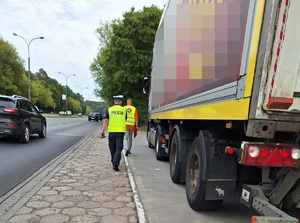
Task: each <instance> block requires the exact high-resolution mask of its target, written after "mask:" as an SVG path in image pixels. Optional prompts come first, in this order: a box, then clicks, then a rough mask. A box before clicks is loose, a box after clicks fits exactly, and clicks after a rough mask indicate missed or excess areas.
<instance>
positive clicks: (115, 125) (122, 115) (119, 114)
mask: <svg viewBox="0 0 300 223" xmlns="http://www.w3.org/2000/svg"><path fill="white" fill-rule="evenodd" d="M113 98H114V104H115V105H114V106H112V107H109V108H108V109H107V112H106V114H105V117H104V121H103V125H102V130H101V133H100V136H101V137H103V136H105V133H104V132H105V128H106V126H107V125H108V129H107V131H108V133H109V136H108V142H109V150H110V155H111V162H112V164H113V169H114V170H115V171H119V164H120V160H121V151H122V149H123V138H124V134H125V132H126V117H127V116H126V110H125V108H123V107H122V106H121V105H122V99H123V95H116V96H113Z"/></svg>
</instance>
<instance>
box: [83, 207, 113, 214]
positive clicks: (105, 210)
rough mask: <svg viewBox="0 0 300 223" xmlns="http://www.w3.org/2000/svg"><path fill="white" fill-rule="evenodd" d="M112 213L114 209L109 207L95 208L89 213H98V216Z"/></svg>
mask: <svg viewBox="0 0 300 223" xmlns="http://www.w3.org/2000/svg"><path fill="white" fill-rule="evenodd" d="M111 213H112V210H111V209H108V208H94V209H89V210H88V214H91V215H98V216H106V215H110V214H111Z"/></svg>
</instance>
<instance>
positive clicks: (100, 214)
mask: <svg viewBox="0 0 300 223" xmlns="http://www.w3.org/2000/svg"><path fill="white" fill-rule="evenodd" d="M99 136H100V132H99V131H96V132H95V133H94V134H93V135H92V136H91V137H90V138H89V140H88V141H87V143H86V144H85V145H84V146H83V148H81V149H80V150H79V151H78V152H77V153H76V154H75V155H74V156H73V157H72V158H71V159H70V160H69V161H68V162H67V163H66V165H64V166H63V167H62V168H61V169H60V170H59V171H58V172H57V173H56V174H55V175H54V177H52V178H51V179H50V180H49V181H48V182H47V183H46V184H45V185H44V186H43V187H42V188H41V189H40V190H39V191H38V192H37V193H36V194H35V195H34V196H33V197H32V198H31V199H30V200H29V201H28V202H27V203H26V204H25V205H24V206H23V207H22V208H21V209H20V210H19V211H18V212H16V214H15V215H14V216H13V217H12V218H11V219H10V220H9V221H8V222H9V223H22V222H24V223H25V222H26V223H28V222H30V223H34V222H45V223H46V222H49V223H50V222H51V223H54V222H55V223H59V222H74V223H75V222H78V223H79V222H82V223H89V222H99V223H122V222H138V217H137V211H136V205H135V202H134V199H133V195H132V189H131V186H130V182H129V179H128V174H127V171H126V166H125V163H124V159H123V158H122V160H121V162H120V166H119V168H120V171H118V172H115V171H114V170H113V169H112V164H111V162H110V153H109V149H108V140H107V138H106V139H100V137H99Z"/></svg>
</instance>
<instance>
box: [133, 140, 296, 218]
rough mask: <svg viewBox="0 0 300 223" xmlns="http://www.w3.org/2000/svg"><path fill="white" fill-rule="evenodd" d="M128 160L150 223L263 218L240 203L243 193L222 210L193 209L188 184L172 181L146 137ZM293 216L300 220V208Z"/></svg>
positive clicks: (134, 148)
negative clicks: (186, 187) (187, 193)
mask: <svg viewBox="0 0 300 223" xmlns="http://www.w3.org/2000/svg"><path fill="white" fill-rule="evenodd" d="M128 161H129V163H130V166H131V168H132V172H133V176H134V179H135V182H136V184H137V187H138V190H139V192H140V195H141V198H142V202H143V205H144V208H145V210H146V213H147V216H148V220H149V223H158V222H159V223H169V222H172V223H185V222H186V223H192V222H197V223H228V222H231V223H244V222H245V223H249V222H250V220H251V216H252V215H254V216H259V214H257V213H256V212H255V211H254V210H253V209H249V208H247V207H245V206H244V205H242V204H241V203H240V202H239V193H237V194H236V196H234V197H231V198H230V199H227V200H225V201H224V202H223V203H222V207H221V209H220V210H217V211H212V212H196V211H194V210H192V209H191V208H190V206H189V204H188V202H187V199H186V194H185V185H184V184H174V183H173V182H172V180H171V178H170V173H169V162H168V161H157V160H156V159H155V151H154V149H150V148H148V144H147V141H146V137H145V139H142V138H135V139H134V141H133V148H132V154H130V155H129V156H128ZM289 214H290V215H291V216H294V217H296V218H298V219H300V211H299V209H296V210H294V211H293V212H290V213H289Z"/></svg>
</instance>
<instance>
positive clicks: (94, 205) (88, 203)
mask: <svg viewBox="0 0 300 223" xmlns="http://www.w3.org/2000/svg"><path fill="white" fill-rule="evenodd" d="M100 205H101V204H100V203H99V202H94V201H84V202H81V203H79V204H78V207H82V208H88V209H89V208H98V207H100Z"/></svg>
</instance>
